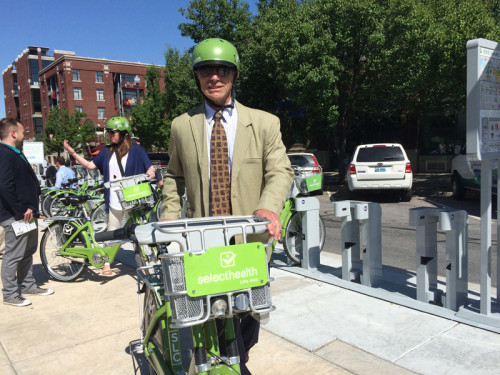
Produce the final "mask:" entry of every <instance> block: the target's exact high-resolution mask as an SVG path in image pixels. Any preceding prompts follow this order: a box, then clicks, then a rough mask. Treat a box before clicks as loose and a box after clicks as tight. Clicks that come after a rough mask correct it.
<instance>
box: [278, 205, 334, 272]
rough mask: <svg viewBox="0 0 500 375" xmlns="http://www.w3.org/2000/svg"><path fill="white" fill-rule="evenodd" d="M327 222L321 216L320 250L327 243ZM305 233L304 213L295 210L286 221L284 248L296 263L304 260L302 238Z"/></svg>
mask: <svg viewBox="0 0 500 375" xmlns="http://www.w3.org/2000/svg"><path fill="white" fill-rule="evenodd" d="M325 237H326V233H325V222H324V221H323V218H322V217H321V216H320V217H319V251H321V250H323V246H324V245H325ZM303 239H304V234H303V233H302V215H301V214H300V212H294V213H293V214H292V216H291V217H290V220H288V223H286V229H285V238H284V241H283V248H284V249H285V252H286V254H287V255H288V257H289V258H290V260H291V261H292V262H293V263H295V264H296V265H300V262H301V260H302V251H303V250H302V240H303Z"/></svg>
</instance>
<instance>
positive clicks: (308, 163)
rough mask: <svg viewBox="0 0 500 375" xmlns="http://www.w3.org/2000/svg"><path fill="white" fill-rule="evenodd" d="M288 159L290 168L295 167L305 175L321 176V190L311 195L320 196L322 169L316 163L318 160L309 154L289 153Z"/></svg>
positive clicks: (321, 192) (321, 191)
mask: <svg viewBox="0 0 500 375" xmlns="http://www.w3.org/2000/svg"><path fill="white" fill-rule="evenodd" d="M287 155H288V158H289V159H290V163H291V164H292V166H294V165H295V166H297V167H300V168H302V169H303V171H304V172H305V173H307V175H308V176H309V175H311V176H312V175H321V184H322V185H321V186H322V188H321V189H320V190H315V191H314V192H312V193H311V195H316V194H317V195H321V194H323V168H322V167H321V165H319V163H318V159H316V156H314V154H311V153H305V152H300V153H290V154H287Z"/></svg>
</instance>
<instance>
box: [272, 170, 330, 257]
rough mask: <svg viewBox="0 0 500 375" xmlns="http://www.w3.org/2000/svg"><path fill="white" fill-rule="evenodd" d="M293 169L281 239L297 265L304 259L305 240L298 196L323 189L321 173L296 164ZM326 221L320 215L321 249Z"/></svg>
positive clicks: (281, 217) (287, 253)
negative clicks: (309, 171) (296, 205)
mask: <svg viewBox="0 0 500 375" xmlns="http://www.w3.org/2000/svg"><path fill="white" fill-rule="evenodd" d="M292 168H293V171H294V173H295V176H294V179H293V183H292V188H291V189H290V192H289V193H288V198H287V200H286V201H285V205H284V207H283V211H281V215H280V220H281V228H282V229H281V240H280V241H279V242H280V243H283V249H284V250H285V253H286V255H287V256H288V258H289V259H290V260H291V261H292V262H293V264H295V265H300V264H301V261H302V254H303V249H302V246H303V240H304V238H305V237H304V236H305V234H304V232H303V230H302V216H303V215H304V213H303V212H300V211H296V210H295V200H294V198H296V197H305V196H308V195H310V193H311V192H313V191H316V190H321V189H322V177H321V175H316V174H308V173H307V172H305V171H304V169H303V168H301V167H298V166H296V165H292ZM325 237H326V232H325V222H324V220H323V218H322V217H321V215H320V217H319V249H320V251H321V250H322V249H323V246H324V245H325ZM276 242H277V241H274V242H273V250H274V248H275V247H276Z"/></svg>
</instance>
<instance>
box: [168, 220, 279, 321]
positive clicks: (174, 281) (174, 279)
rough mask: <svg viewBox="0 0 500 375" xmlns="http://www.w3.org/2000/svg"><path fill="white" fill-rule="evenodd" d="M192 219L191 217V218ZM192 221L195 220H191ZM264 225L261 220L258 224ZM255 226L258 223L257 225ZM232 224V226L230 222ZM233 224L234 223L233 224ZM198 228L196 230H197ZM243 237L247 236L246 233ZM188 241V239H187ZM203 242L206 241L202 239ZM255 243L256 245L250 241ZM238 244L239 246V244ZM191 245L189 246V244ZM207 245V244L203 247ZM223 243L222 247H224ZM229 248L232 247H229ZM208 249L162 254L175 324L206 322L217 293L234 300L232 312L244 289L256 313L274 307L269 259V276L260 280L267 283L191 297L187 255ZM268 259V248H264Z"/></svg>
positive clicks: (201, 234) (241, 230)
mask: <svg viewBox="0 0 500 375" xmlns="http://www.w3.org/2000/svg"><path fill="white" fill-rule="evenodd" d="M188 220H190V219H188ZM191 220H192V219H191ZM258 224H260V225H262V222H260V223H258ZM249 225H252V224H248V222H247V223H246V224H245V225H243V226H242V225H240V226H242V227H244V226H249ZM254 225H255V224H254ZM229 226H231V225H229ZM233 227H234V225H233ZM221 230H227V228H221ZM194 231H196V229H195V230H194ZM240 233H248V232H245V228H241V229H240ZM204 235H205V233H203V230H201V231H200V236H202V237H203V236H204ZM224 237H225V238H226V242H228V236H227V235H225V236H224ZM243 237H244V236H243ZM188 242H189V241H188ZM202 242H203V243H204V242H205V241H204V240H202ZM247 245H250V246H252V245H255V244H247ZM237 246H238V245H237ZM188 247H189V245H188ZM203 247H205V246H203ZM223 248H224V246H222V247H221V250H222V249H223ZM227 248H228V249H230V248H231V246H228V247H227ZM207 250H208V249H206V250H205V249H203V250H201V251H196V252H195V251H193V250H192V249H187V251H185V252H181V253H176V254H163V255H161V256H160V259H161V265H162V271H163V280H164V287H165V295H167V296H168V298H169V300H170V303H171V307H172V325H173V326H176V327H186V326H191V325H195V324H200V323H203V322H205V321H207V320H208V319H209V318H210V317H211V311H210V300H211V298H213V297H214V296H225V298H227V301H228V302H230V301H233V303H229V305H230V306H229V310H230V313H232V307H231V306H232V305H234V293H241V292H242V291H244V292H245V293H246V294H248V296H249V300H250V309H251V310H252V311H253V312H254V313H263V312H268V311H272V310H273V309H274V307H273V306H272V301H271V289H270V283H269V281H268V280H267V262H265V265H266V267H265V271H266V279H265V280H261V281H263V282H264V283H265V284H264V285H259V286H256V287H249V288H239V290H230V291H228V292H221V293H216V294H204V293H203V295H200V296H192V295H191V296H190V295H189V294H192V293H191V291H190V293H188V291H187V288H186V286H187V284H186V273H185V272H186V265H185V261H184V259H185V256H191V255H193V254H197V255H204V254H205V253H206V251H207ZM264 258H265V251H264Z"/></svg>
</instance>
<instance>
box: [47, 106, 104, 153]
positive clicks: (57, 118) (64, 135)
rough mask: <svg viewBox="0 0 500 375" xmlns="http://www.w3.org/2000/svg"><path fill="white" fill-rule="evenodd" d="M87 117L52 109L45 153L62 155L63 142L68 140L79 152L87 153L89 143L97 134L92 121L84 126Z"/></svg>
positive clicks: (77, 113)
mask: <svg viewBox="0 0 500 375" xmlns="http://www.w3.org/2000/svg"><path fill="white" fill-rule="evenodd" d="M86 116H87V115H86V114H85V113H83V112H78V111H77V112H74V113H69V112H68V110H67V109H66V108H63V109H60V108H59V107H58V106H55V107H52V108H51V109H50V113H49V115H48V118H47V122H46V124H45V128H44V135H43V141H44V145H45V149H46V150H45V151H46V152H47V153H49V154H50V153H57V154H58V155H60V154H61V152H62V151H64V147H63V142H64V140H65V139H67V140H68V142H69V144H70V145H72V146H73V147H74V149H75V150H76V151H77V152H82V151H84V150H85V152H87V151H88V147H89V144H88V142H90V140H91V139H93V138H95V136H96V133H95V127H94V124H93V123H92V122H91V121H90V122H89V121H87V122H84V123H83V124H82V120H83V119H84V118H85V117H86Z"/></svg>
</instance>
